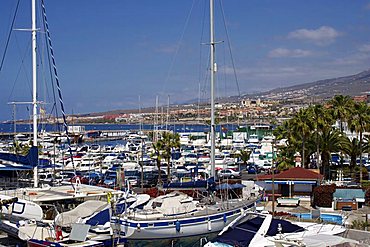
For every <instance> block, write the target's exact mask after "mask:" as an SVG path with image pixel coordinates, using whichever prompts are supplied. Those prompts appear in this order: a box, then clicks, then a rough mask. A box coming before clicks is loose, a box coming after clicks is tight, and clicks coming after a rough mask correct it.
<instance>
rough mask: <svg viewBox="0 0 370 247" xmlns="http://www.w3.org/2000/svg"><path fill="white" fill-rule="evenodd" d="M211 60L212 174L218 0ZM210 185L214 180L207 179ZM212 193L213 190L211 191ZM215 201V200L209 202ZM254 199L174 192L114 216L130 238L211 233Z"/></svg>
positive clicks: (212, 162) (171, 236) (168, 237)
mask: <svg viewBox="0 0 370 247" xmlns="http://www.w3.org/2000/svg"><path fill="white" fill-rule="evenodd" d="M209 4H210V49H211V52H210V53H211V56H210V64H211V79H210V81H211V177H213V178H214V177H215V176H216V172H215V100H214V98H215V96H214V91H215V89H214V77H215V73H216V71H217V67H216V63H215V61H214V60H215V45H216V42H215V41H214V21H213V11H214V8H213V6H214V0H210V2H209ZM206 184H207V186H208V188H209V187H210V186H209V185H210V183H206ZM210 193H212V192H210ZM209 202H211V203H209ZM254 205H255V201H254V200H248V201H243V200H242V199H236V200H234V199H233V200H228V201H227V202H222V201H218V202H216V201H215V200H210V201H207V202H200V201H196V200H195V199H194V198H192V197H190V196H188V195H186V194H183V193H180V192H176V191H175V192H172V193H170V194H167V195H162V196H159V197H157V198H154V199H152V200H151V201H149V202H148V204H147V205H146V206H145V207H144V208H143V209H142V210H135V211H130V210H127V211H125V213H124V214H122V215H118V216H116V217H113V221H114V222H115V223H117V224H119V226H120V228H119V229H116V230H117V231H118V232H120V234H121V235H124V236H125V237H126V238H127V239H128V241H129V242H130V240H141V241H142V240H159V239H179V238H184V237H194V236H201V235H208V234H210V233H214V232H219V231H221V230H222V229H223V228H224V227H225V226H226V225H227V224H229V223H230V222H231V221H233V220H234V219H235V218H236V217H238V216H239V215H241V214H242V212H244V211H245V210H248V209H250V208H253V207H254Z"/></svg>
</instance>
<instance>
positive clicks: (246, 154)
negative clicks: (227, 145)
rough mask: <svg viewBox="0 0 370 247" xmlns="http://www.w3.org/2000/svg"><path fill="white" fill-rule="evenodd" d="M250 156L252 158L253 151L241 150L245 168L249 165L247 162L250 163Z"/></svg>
mask: <svg viewBox="0 0 370 247" xmlns="http://www.w3.org/2000/svg"><path fill="white" fill-rule="evenodd" d="M250 156H251V151H249V150H240V155H239V157H240V159H241V160H242V161H243V165H244V166H246V165H247V162H248V160H249V157H250Z"/></svg>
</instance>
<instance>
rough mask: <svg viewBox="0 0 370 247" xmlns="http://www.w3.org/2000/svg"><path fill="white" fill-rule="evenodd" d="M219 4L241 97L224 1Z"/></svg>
mask: <svg viewBox="0 0 370 247" xmlns="http://www.w3.org/2000/svg"><path fill="white" fill-rule="evenodd" d="M219 2H220V9H221V14H222V20H223V24H224V28H225V33H226V38H227V45H228V47H229V53H230V58H231V64H232V66H233V71H234V77H235V82H236V87H237V89H238V96H239V97H240V87H239V81H238V76H237V73H236V69H235V62H234V57H233V53H232V50H231V42H230V36H229V31H228V29H227V26H226V18H225V11H224V6H223V4H222V0H220V1H219Z"/></svg>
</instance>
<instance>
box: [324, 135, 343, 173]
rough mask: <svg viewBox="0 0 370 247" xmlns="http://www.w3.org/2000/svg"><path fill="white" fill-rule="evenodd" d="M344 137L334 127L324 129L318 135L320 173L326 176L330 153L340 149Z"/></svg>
mask: <svg viewBox="0 0 370 247" xmlns="http://www.w3.org/2000/svg"><path fill="white" fill-rule="evenodd" d="M343 142H344V137H343V135H342V133H341V132H340V131H338V130H336V129H324V131H323V132H322V134H321V136H320V144H321V145H320V148H321V160H322V171H323V172H322V173H323V175H324V176H327V175H328V173H327V171H328V170H329V166H330V158H331V153H337V152H339V151H340V150H341V148H342V144H343Z"/></svg>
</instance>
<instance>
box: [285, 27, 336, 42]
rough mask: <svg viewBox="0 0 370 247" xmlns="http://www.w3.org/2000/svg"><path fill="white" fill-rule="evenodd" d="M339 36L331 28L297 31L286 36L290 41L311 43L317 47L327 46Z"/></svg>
mask: <svg viewBox="0 0 370 247" xmlns="http://www.w3.org/2000/svg"><path fill="white" fill-rule="evenodd" d="M340 35H341V33H340V32H338V31H336V30H335V29H334V28H332V27H328V26H321V27H320V28H318V29H298V30H295V31H293V32H290V33H289V34H288V38H290V39H300V40H307V41H311V42H313V43H314V44H317V45H328V44H331V43H333V42H334V41H335V39H336V38H338V37H339V36H340Z"/></svg>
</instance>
